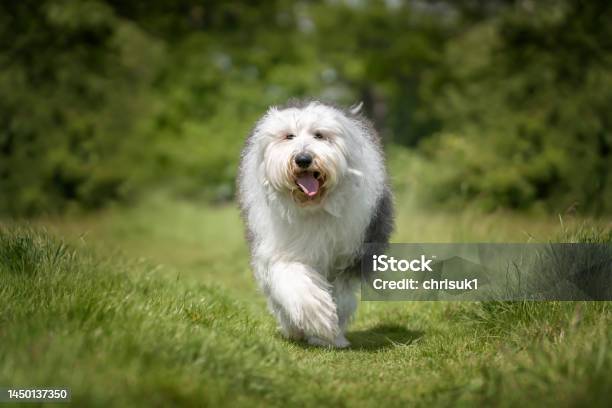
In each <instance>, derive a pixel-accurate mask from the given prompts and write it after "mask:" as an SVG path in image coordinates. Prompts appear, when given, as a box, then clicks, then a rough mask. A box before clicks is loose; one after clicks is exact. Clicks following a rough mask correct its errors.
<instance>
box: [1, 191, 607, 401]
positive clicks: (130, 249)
mask: <svg viewBox="0 0 612 408" xmlns="http://www.w3.org/2000/svg"><path fill="white" fill-rule="evenodd" d="M607 222H608V221H602V220H599V221H594V220H590V221H584V220H581V219H564V220H563V223H561V222H560V221H559V219H558V217H550V218H549V219H546V218H544V217H541V216H540V217H534V216H528V215H520V216H519V215H515V214H507V213H497V214H490V215H480V214H477V213H471V212H469V211H466V212H465V213H464V214H462V215H460V216H459V215H450V214H427V213H423V212H419V213H417V212H413V211H408V210H403V211H400V212H399V215H398V232H397V233H396V234H395V236H394V241H397V242H400V241H404V242H417V241H421V242H423V241H440V242H450V241H498V242H499V241H513V242H526V241H530V240H532V241H533V240H547V239H552V238H555V237H561V238H560V239H563V240H566V241H577V240H579V241H597V240H610V234H609V233H605V232H602V231H601V230H598V228H599V229H601V228H604V229H605V228H606V227H607V226H608V225H609V224H607ZM11 224H12V223H8V222H7V223H5V224H4V226H0V229H1V231H0V385H1V386H19V387H25V386H45V387H48V386H68V387H70V388H71V389H72V392H73V399H72V401H73V405H75V406H104V407H107V406H169V405H181V406H218V405H221V404H228V405H229V404H231V405H239V406H240V405H241V406H245V405H247V406H264V405H265V406H269V405H272V406H287V405H308V406H332V405H333V406H377V407H378V406H406V405H414V406H432V405H433V406H456V405H460V406H473V405H485V406H489V405H496V406H517V405H521V406H542V405H553V404H554V405H560V406H583V405H586V406H608V405H609V395H610V390H612V377H611V376H610V373H612V344H611V340H610V339H611V338H612V329H611V327H612V307H611V305H610V303H608V302H599V303H587V302H547V303H526V302H515V303H508V302H502V303H485V304H480V303H442V302H421V303H419V302H406V303H376V302H371V303H369V302H362V303H361V304H360V308H359V310H358V315H357V318H356V321H355V323H354V324H353V325H352V327H351V331H350V333H349V336H348V337H349V339H350V340H351V341H352V343H353V347H352V348H351V349H349V350H327V349H320V348H311V347H308V346H305V345H303V344H300V343H292V342H288V341H285V340H283V339H281V338H280V337H279V336H278V334H277V332H276V329H275V323H274V321H273V320H272V318H271V317H270V316H269V315H268V314H267V312H266V308H265V302H264V299H263V298H262V296H260V295H259V294H258V293H257V291H256V289H255V285H254V283H253V280H252V277H251V272H250V270H249V266H248V256H247V250H246V245H245V243H244V240H243V236H242V226H241V223H240V220H239V217H238V213H237V211H236V210H235V209H234V208H232V207H206V206H197V205H194V204H189V203H176V202H166V201H164V200H157V201H153V202H149V203H148V204H144V205H141V206H139V207H136V208H132V209H114V210H109V211H106V212H104V213H99V214H95V215H92V216H89V217H78V218H67V219H46V220H39V221H38V222H36V223H35V225H34V226H33V227H19V226H13V225H11ZM587 225H593V226H594V228H590V227H587ZM576 231H577V232H576Z"/></svg>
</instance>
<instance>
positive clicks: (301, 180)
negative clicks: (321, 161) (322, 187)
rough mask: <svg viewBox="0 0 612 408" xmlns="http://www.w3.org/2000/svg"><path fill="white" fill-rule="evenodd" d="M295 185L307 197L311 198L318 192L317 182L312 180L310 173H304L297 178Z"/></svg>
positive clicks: (314, 179)
mask: <svg viewBox="0 0 612 408" xmlns="http://www.w3.org/2000/svg"><path fill="white" fill-rule="evenodd" d="M297 183H298V186H300V187H301V188H302V191H303V192H304V193H305V194H306V195H307V196H308V197H312V196H314V195H316V194H317V193H318V192H319V180H317V179H316V178H314V176H313V175H312V173H304V174H303V175H301V176H300V177H298V179H297Z"/></svg>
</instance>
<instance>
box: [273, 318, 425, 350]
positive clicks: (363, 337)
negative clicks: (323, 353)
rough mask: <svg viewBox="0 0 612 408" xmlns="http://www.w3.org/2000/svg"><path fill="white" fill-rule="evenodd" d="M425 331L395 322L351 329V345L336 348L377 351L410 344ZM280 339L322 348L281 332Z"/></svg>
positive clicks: (278, 335) (302, 345) (307, 347)
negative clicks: (292, 338) (287, 336)
mask: <svg viewBox="0 0 612 408" xmlns="http://www.w3.org/2000/svg"><path fill="white" fill-rule="evenodd" d="M424 334H425V332H422V331H418V330H408V329H406V328H405V327H403V326H399V325H394V324H380V325H378V326H374V327H372V328H370V329H367V330H358V331H351V332H348V333H347V334H346V338H347V339H348V340H349V341H350V342H351V345H350V347H348V348H345V349H334V350H337V351H349V352H350V351H377V350H383V349H387V348H391V347H395V346H408V345H410V344H413V343H415V342H416V341H417V340H418V339H420V338H421V337H423V335H424ZM276 335H277V337H278V339H280V340H282V341H285V342H290V343H293V344H296V345H298V346H299V347H301V348H303V349H320V347H319V346H313V345H310V344H308V343H307V342H306V341H305V340H299V341H293V340H287V339H285V338H283V337H282V336H281V335H280V333H277V334H276Z"/></svg>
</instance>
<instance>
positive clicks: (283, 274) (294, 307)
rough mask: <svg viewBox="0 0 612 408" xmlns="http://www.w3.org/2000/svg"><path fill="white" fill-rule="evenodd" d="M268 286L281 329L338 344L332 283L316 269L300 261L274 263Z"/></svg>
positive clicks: (271, 267)
mask: <svg viewBox="0 0 612 408" xmlns="http://www.w3.org/2000/svg"><path fill="white" fill-rule="evenodd" d="M265 287H266V292H267V294H268V296H269V297H270V299H271V302H272V303H271V304H272V307H273V309H274V308H276V309H277V311H275V314H276V316H277V318H278V319H279V324H280V325H281V328H288V329H290V330H289V331H288V333H291V332H292V331H294V330H295V329H297V331H298V332H299V331H301V332H303V333H304V334H305V335H306V337H308V338H309V339H310V338H311V337H317V338H318V339H321V340H322V341H323V342H325V343H326V344H327V345H331V346H333V345H334V340H335V339H336V337H337V336H338V334H339V333H340V328H339V326H338V315H337V313H336V305H335V304H334V301H333V298H332V295H331V293H330V289H331V288H330V285H329V283H328V282H327V281H326V280H325V279H323V278H322V277H321V276H320V275H319V274H318V273H317V272H316V271H315V270H314V269H313V268H311V267H310V266H308V265H305V264H302V263H298V262H277V263H274V264H272V265H271V266H270V269H269V270H268V276H267V279H266V282H265ZM283 330H284V329H283Z"/></svg>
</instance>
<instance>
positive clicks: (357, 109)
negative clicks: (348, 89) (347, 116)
mask: <svg viewBox="0 0 612 408" xmlns="http://www.w3.org/2000/svg"><path fill="white" fill-rule="evenodd" d="M361 108H363V101H360V102H359V103H356V104H355V105H352V106H351V107H350V108H349V112H351V115H358V114H359V113H360V112H361Z"/></svg>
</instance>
